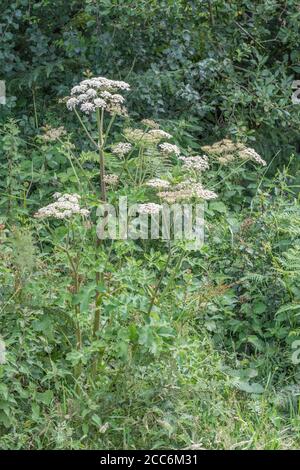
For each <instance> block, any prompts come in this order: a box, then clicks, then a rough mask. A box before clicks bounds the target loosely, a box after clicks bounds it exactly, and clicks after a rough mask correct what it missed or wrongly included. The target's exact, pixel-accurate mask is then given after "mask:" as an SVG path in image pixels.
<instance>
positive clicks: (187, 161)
mask: <svg viewBox="0 0 300 470" xmlns="http://www.w3.org/2000/svg"><path fill="white" fill-rule="evenodd" d="M179 160H181V161H182V162H183V168H184V169H185V170H187V171H205V170H208V169H209V164H208V157H207V156H206V155H203V157H200V156H199V155H196V156H195V157H184V156H182V157H179Z"/></svg>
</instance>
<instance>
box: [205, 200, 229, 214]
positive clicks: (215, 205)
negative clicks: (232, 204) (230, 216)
mask: <svg viewBox="0 0 300 470" xmlns="http://www.w3.org/2000/svg"><path fill="white" fill-rule="evenodd" d="M209 209H210V210H212V211H216V212H220V213H221V214H224V213H226V212H227V208H226V206H225V204H224V203H223V202H221V201H215V202H211V203H210V204H209Z"/></svg>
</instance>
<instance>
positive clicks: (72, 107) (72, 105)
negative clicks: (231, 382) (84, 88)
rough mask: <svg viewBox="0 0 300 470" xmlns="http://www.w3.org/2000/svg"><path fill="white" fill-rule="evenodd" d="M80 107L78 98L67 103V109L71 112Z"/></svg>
mask: <svg viewBox="0 0 300 470" xmlns="http://www.w3.org/2000/svg"><path fill="white" fill-rule="evenodd" d="M77 105H78V99H77V98H69V99H68V101H67V108H68V109H69V110H72V109H74V108H75V106H77Z"/></svg>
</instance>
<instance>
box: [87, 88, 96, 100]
mask: <svg viewBox="0 0 300 470" xmlns="http://www.w3.org/2000/svg"><path fill="white" fill-rule="evenodd" d="M85 94H86V95H87V96H88V97H89V98H96V96H97V92H96V90H94V89H93V88H89V89H88V90H87V91H86V93H85Z"/></svg>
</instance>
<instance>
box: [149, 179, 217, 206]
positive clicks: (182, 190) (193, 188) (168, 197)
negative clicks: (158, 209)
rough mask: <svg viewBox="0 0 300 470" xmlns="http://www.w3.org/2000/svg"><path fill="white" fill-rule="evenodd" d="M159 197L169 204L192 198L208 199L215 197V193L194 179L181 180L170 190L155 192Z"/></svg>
mask: <svg viewBox="0 0 300 470" xmlns="http://www.w3.org/2000/svg"><path fill="white" fill-rule="evenodd" d="M157 195H158V196H159V197H160V198H161V199H163V200H164V201H166V202H167V203H169V204H174V203H175V202H179V201H185V200H189V199H192V198H197V199H203V200H205V201H209V200H211V199H215V198H217V197H218V196H217V194H216V193H215V192H214V191H210V190H209V189H205V188H204V187H203V186H202V184H201V183H195V182H194V181H190V180H187V181H183V182H182V183H180V184H178V185H176V186H175V187H174V190H172V191H163V192H160V193H158V194H157Z"/></svg>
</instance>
